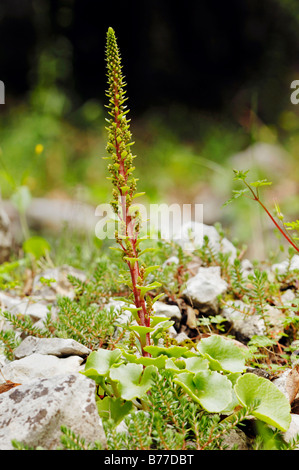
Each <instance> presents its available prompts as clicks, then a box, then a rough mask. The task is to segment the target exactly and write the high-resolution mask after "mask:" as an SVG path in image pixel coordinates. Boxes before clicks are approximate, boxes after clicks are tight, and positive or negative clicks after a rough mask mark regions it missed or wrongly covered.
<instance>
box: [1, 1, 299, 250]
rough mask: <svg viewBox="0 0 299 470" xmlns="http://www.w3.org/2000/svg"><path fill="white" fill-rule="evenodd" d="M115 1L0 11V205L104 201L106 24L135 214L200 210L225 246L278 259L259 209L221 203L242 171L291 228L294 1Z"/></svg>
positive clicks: (297, 133) (297, 17) (295, 129)
mask: <svg viewBox="0 0 299 470" xmlns="http://www.w3.org/2000/svg"><path fill="white" fill-rule="evenodd" d="M107 3H109V2H107ZM111 3H112V4H111V5H104V2H97V1H96V0H93V1H92V0H86V1H82V0H55V1H51V0H39V1H38V0H35V1H29V0H2V1H1V5H0V43H1V50H0V70H1V72H0V79H1V80H3V81H4V83H5V99H6V102H5V105H0V185H1V195H2V199H3V201H5V202H6V203H7V201H11V198H12V200H13V201H14V202H16V194H18V195H19V199H18V204H19V205H17V207H18V208H19V207H20V204H22V203H23V204H25V209H28V207H29V206H30V201H29V200H28V205H27V204H26V197H27V196H28V197H29V195H30V197H32V198H33V200H34V199H35V198H46V199H47V200H48V199H51V200H55V201H57V200H61V201H66V200H72V201H81V202H83V203H86V204H88V205H90V206H91V207H96V206H97V205H98V204H101V203H107V202H109V200H110V194H111V187H110V183H109V181H107V180H106V176H107V171H106V161H105V160H102V158H101V157H102V156H105V155H106V152H105V145H106V131H105V129H104V127H105V117H106V108H105V107H104V105H105V103H106V101H105V88H106V84H105V78H106V77H105V61H104V59H105V35H106V31H107V29H108V27H109V26H112V27H113V28H114V29H115V31H116V35H117V37H118V43H119V46H120V50H121V54H122V58H123V66H124V67H123V71H124V74H125V76H126V80H127V83H128V88H127V90H128V97H129V108H130V109H131V112H130V118H131V120H132V122H131V130H132V133H133V138H134V139H133V140H134V141H135V146H134V147H133V148H134V153H135V154H136V155H137V156H138V159H136V160H135V163H136V176H137V177H139V178H140V182H139V190H140V191H146V198H144V200H143V202H144V201H145V202H146V203H151V202H153V203H158V202H168V203H174V202H177V203H180V204H182V203H185V204H187V203H188V204H195V203H202V204H203V205H204V222H205V223H207V224H213V223H216V222H221V224H222V225H223V227H224V228H226V229H227V231H228V236H229V238H230V239H231V240H234V239H238V240H239V242H240V243H246V244H247V245H248V247H249V248H248V257H257V258H263V257H264V256H266V255H269V254H273V253H276V252H277V251H278V247H279V242H278V241H277V240H276V238H275V237H274V238H273V236H272V233H273V227H272V226H271V223H269V221H268V220H267V218H266V215H264V214H262V213H261V212H260V210H259V208H258V207H257V205H256V204H255V203H253V202H251V201H246V200H238V201H237V202H235V203H234V204H232V205H230V206H227V207H225V208H222V204H223V203H224V202H225V201H226V200H227V199H229V198H230V196H231V191H232V189H236V188H237V186H236V184H235V183H234V182H233V171H232V169H233V168H235V167H238V168H243V169H251V171H250V174H249V179H252V180H253V181H254V180H255V179H257V177H258V178H267V179H269V180H270V181H272V182H273V185H272V186H271V187H270V188H268V189H266V190H265V191H264V192H263V200H264V201H265V202H266V203H267V204H268V206H269V208H270V209H272V208H273V206H274V201H277V202H279V205H280V208H281V210H282V212H283V213H284V214H285V215H286V218H287V220H294V219H296V218H298V202H299V192H298V181H299V168H298V155H299V116H298V114H299V105H298V106H296V105H294V104H292V103H291V101H290V95H291V93H292V91H293V90H291V88H290V86H291V82H292V81H293V80H296V79H299V4H298V2H296V1H295V0H264V1H263V2H261V1H260V0H259V1H257V0H242V1H240V0H235V1H227V2H221V1H215V0H214V1H213V0H209V1H208V0H202V1H200V2H198V1H188V0H187V1H186V2H184V3H183V4H181V3H178V2H171V1H162V2H159V1H157V0H156V1H152V2H137V1H132V2H130V1H128V2H126V3H124V4H123V5H121V6H119V7H118V6H117V5H115V4H114V2H111ZM20 188H22V190H21V192H20ZM24 188H25V190H24ZM23 190H24V191H23ZM22 191H23V192H22ZM26 191H27V192H26ZM20 201H21V202H20ZM5 207H7V208H8V209H7V210H8V212H9V211H10V209H9V207H10V206H9V204H8V205H6V206H5ZM45 210H46V209H45ZM9 213H10V212H9ZM10 215H11V213H10ZM43 215H45V214H43ZM57 216H58V215H57ZM40 228H41V229H43V226H41V227H40ZM54 236H56V237H58V236H59V232H58V231H57V232H56V233H54Z"/></svg>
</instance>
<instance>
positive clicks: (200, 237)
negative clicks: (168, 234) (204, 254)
mask: <svg viewBox="0 0 299 470" xmlns="http://www.w3.org/2000/svg"><path fill="white" fill-rule="evenodd" d="M205 236H207V237H208V238H209V245H210V246H211V248H212V249H213V250H215V251H216V252H222V253H230V257H229V261H230V262H233V261H234V259H235V258H236V256H237V250H236V247H235V246H234V245H233V244H232V243H231V242H230V241H229V240H228V239H227V238H222V239H221V237H220V235H219V233H218V232H217V230H216V228H215V227H213V226H212V225H206V224H203V223H201V222H187V223H186V224H184V225H183V226H182V227H181V228H180V230H179V231H178V232H177V233H176V234H175V236H174V240H175V241H176V242H177V243H178V244H179V245H181V246H182V247H183V248H184V249H185V250H188V251H194V250H195V249H196V248H201V247H202V245H203V241H204V237H205Z"/></svg>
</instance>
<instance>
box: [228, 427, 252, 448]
mask: <svg viewBox="0 0 299 470" xmlns="http://www.w3.org/2000/svg"><path fill="white" fill-rule="evenodd" d="M222 447H224V448H225V450H233V449H235V450H249V447H248V443H247V436H246V434H245V433H244V432H243V431H241V430H240V429H232V430H230V431H229V432H228V433H226V434H225V435H224V439H223V441H222Z"/></svg>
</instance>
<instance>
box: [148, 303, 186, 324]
mask: <svg viewBox="0 0 299 470" xmlns="http://www.w3.org/2000/svg"><path fill="white" fill-rule="evenodd" d="M153 309H154V315H157V316H161V317H168V318H175V319H177V320H180V319H181V318H182V314H181V311H180V309H179V307H178V306H177V305H168V304H165V303H164V302H159V301H157V302H155V303H154V305H153Z"/></svg>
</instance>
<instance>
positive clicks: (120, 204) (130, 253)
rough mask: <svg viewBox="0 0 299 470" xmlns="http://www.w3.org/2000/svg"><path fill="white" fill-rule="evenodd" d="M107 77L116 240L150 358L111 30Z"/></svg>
mask: <svg viewBox="0 0 299 470" xmlns="http://www.w3.org/2000/svg"><path fill="white" fill-rule="evenodd" d="M106 59H107V71H108V73H107V76H108V85H109V89H108V91H107V93H106V95H107V97H108V98H109V104H108V105H107V108H108V109H109V115H110V119H106V120H107V121H108V122H109V127H106V129H107V131H108V144H107V152H108V153H109V154H110V158H111V163H110V164H109V165H108V170H109V172H110V175H111V176H110V178H109V179H111V180H112V184H113V186H114V189H113V200H112V201H111V205H112V208H113V210H114V212H115V213H116V214H117V217H118V220H119V223H118V230H117V232H116V234H115V239H116V241H117V243H118V244H119V245H120V247H121V249H122V251H123V259H124V261H125V262H126V264H127V266H128V268H129V272H130V281H129V282H128V285H129V286H130V287H131V289H132V292H133V297H134V304H135V310H136V312H137V314H136V319H137V321H138V323H139V327H144V329H141V330H140V329H139V331H142V333H140V334H139V341H140V344H141V350H142V354H143V355H144V356H149V354H148V353H147V352H145V351H144V349H143V348H144V346H147V345H150V333H149V331H148V330H149V329H150V328H149V327H150V308H147V305H146V293H147V291H149V290H150V288H149V286H144V269H142V267H141V266H140V261H139V258H138V256H139V254H140V249H139V241H140V240H138V235H139V228H140V215H139V212H138V210H137V211H136V210H134V207H133V206H132V199H133V197H134V198H135V197H137V196H138V194H136V182H137V180H136V179H135V178H134V177H133V176H132V173H133V171H134V166H133V159H134V157H133V155H132V152H131V147H132V145H133V142H132V141H131V137H132V135H131V132H130V125H129V122H130V121H129V120H128V119H127V113H128V112H129V110H127V107H126V105H125V104H124V103H125V101H126V100H127V98H126V97H125V90H124V87H125V85H126V84H125V82H124V77H123V75H122V65H121V57H120V53H119V49H118V45H117V41H116V37H115V33H114V30H113V29H112V28H109V29H108V32H107V47H106Z"/></svg>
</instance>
